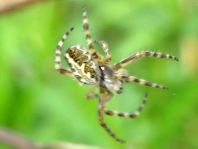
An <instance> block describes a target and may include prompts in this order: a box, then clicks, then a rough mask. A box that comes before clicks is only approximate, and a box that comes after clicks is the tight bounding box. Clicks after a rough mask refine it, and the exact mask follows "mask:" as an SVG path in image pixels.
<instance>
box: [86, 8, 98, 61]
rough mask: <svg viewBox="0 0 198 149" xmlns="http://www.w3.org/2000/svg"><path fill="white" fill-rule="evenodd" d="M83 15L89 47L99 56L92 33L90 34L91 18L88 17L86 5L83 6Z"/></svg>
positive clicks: (93, 53) (95, 55)
mask: <svg viewBox="0 0 198 149" xmlns="http://www.w3.org/2000/svg"><path fill="white" fill-rule="evenodd" d="M82 16H83V30H84V32H85V38H86V40H87V44H88V48H89V50H90V51H91V53H92V55H93V56H94V57H97V53H96V50H95V48H94V44H93V40H92V38H91V34H90V29H89V20H88V17H87V11H86V9H85V8H84V7H83V8H82Z"/></svg>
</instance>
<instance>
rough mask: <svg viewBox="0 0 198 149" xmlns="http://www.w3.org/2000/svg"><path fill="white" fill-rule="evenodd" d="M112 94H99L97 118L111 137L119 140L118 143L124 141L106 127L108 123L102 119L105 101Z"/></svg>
mask: <svg viewBox="0 0 198 149" xmlns="http://www.w3.org/2000/svg"><path fill="white" fill-rule="evenodd" d="M111 96H112V95H110V94H109V95H108V94H102V95H101V96H99V108H98V119H99V123H100V125H101V126H102V127H103V128H104V129H105V130H106V132H107V133H108V134H109V135H110V136H111V137H113V138H114V139H115V140H116V141H118V142H120V143H125V141H124V140H122V139H120V138H119V137H117V136H116V134H115V133H114V132H113V131H112V130H111V129H110V128H109V127H108V125H107V124H106V122H105V120H104V114H105V105H106V103H107V101H108V100H109V98H110V97H111Z"/></svg>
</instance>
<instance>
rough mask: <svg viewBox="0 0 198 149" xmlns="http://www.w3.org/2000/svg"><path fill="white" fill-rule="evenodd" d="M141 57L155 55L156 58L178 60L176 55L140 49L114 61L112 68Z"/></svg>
mask: <svg viewBox="0 0 198 149" xmlns="http://www.w3.org/2000/svg"><path fill="white" fill-rule="evenodd" d="M143 57H156V58H164V59H172V60H175V61H179V59H178V58H177V57H175V56H173V55H170V54H167V53H162V52H154V51H140V52H137V53H135V54H133V55H132V56H130V57H128V58H126V59H123V60H121V61H120V62H118V63H116V64H115V65H114V68H115V69H119V68H121V67H124V66H126V65H127V64H129V63H132V62H133V61H135V60H138V59H140V58H143Z"/></svg>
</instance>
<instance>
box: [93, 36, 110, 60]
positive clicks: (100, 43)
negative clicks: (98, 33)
mask: <svg viewBox="0 0 198 149" xmlns="http://www.w3.org/2000/svg"><path fill="white" fill-rule="evenodd" d="M95 43H96V44H98V45H100V46H101V47H102V49H103V50H104V52H105V54H106V56H105V62H106V63H109V62H110V61H111V54H110V52H109V47H108V44H107V43H106V42H105V41H103V40H100V41H95Z"/></svg>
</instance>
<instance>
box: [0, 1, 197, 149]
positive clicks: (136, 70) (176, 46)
mask: <svg viewBox="0 0 198 149" xmlns="http://www.w3.org/2000/svg"><path fill="white" fill-rule="evenodd" d="M83 5H85V6H86V7H87V9H88V17H89V20H90V25H91V33H92V36H93V38H94V39H96V40H101V39H102V40H105V41H107V42H108V43H109V47H110V50H111V53H112V55H113V60H112V63H114V62H117V61H119V60H120V59H122V58H125V57H127V56H129V55H130V54H132V53H134V52H137V51H140V50H145V49H152V50H157V51H162V52H166V53H171V54H173V55H176V56H177V57H178V58H179V59H180V61H179V62H175V61H171V60H163V59H153V58H145V59H142V60H140V61H137V62H135V63H133V64H131V65H129V66H127V69H128V70H129V72H130V74H132V75H135V76H138V77H140V78H145V79H147V80H151V81H154V82H159V83H162V84H165V85H167V86H168V87H169V88H170V89H169V90H168V91H164V90H160V89H153V88H148V87H143V86H139V85H137V84H133V83H129V84H126V85H125V86H124V87H125V88H124V92H123V94H121V95H116V96H114V97H113V98H112V100H111V102H110V103H109V105H108V106H109V108H112V109H116V110H121V111H133V110H134V109H135V108H136V107H137V106H138V105H139V104H140V102H141V99H142V98H143V96H144V93H145V92H148V93H149V101H148V103H147V105H146V106H145V109H144V111H143V113H142V114H141V116H140V117H139V118H137V119H135V120H129V119H122V118H116V117H115V118H112V117H106V121H107V123H108V124H109V125H110V127H112V129H113V130H114V131H115V132H116V133H117V135H118V136H120V137H122V138H124V139H125V140H127V142H128V143H127V144H125V145H120V144H119V143H117V142H115V141H114V140H113V139H112V138H111V137H110V136H108V135H107V134H106V132H105V131H104V130H103V129H102V128H101V127H100V125H99V124H98V120H97V113H96V111H97V101H96V100H92V101H88V100H86V98H85V94H86V92H87V91H88V90H89V86H84V85H83V86H81V85H79V83H78V82H77V81H76V80H74V79H72V78H69V77H64V76H61V75H60V74H58V73H57V72H56V71H55V70H54V54H55V47H56V44H57V42H58V40H59V39H60V37H61V36H62V34H63V33H64V32H65V31H66V30H68V29H69V28H70V27H72V26H74V27H75V30H74V32H72V34H71V36H70V38H69V39H68V40H67V41H66V43H65V48H67V47H69V46H71V45H75V44H81V45H83V46H85V47H86V41H85V38H84V37H85V35H84V33H83V30H82V17H81V6H83ZM97 50H98V51H99V52H101V53H102V50H101V49H100V48H99V47H97ZM63 65H66V63H63ZM197 113H198V1H197V0H166V1H159V0H140V1H135V0H119V1H115V0H108V1H107V0H100V1H99V0H98V1H96V0H95V1H91V0H88V1H80V0H79V1H77V0H73V1H69V0H57V1H55V0H54V1H49V2H45V3H37V4H34V5H32V6H28V7H26V8H24V9H20V10H17V11H13V12H10V13H7V14H2V15H0V126H1V127H6V128H11V129H13V130H15V131H18V132H20V133H22V134H23V135H25V136H27V137H28V138H30V139H32V140H34V141H35V142H38V143H51V142H55V141H66V142H73V143H79V144H88V145H94V146H101V147H109V148H113V149H117V148H120V149H133V148H134V149H159V148H160V149H170V148H171V149H172V148H173V149H175V148H176V149H178V148H179V149H196V148H198V116H197ZM0 148H4V147H3V146H2V144H0Z"/></svg>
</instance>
